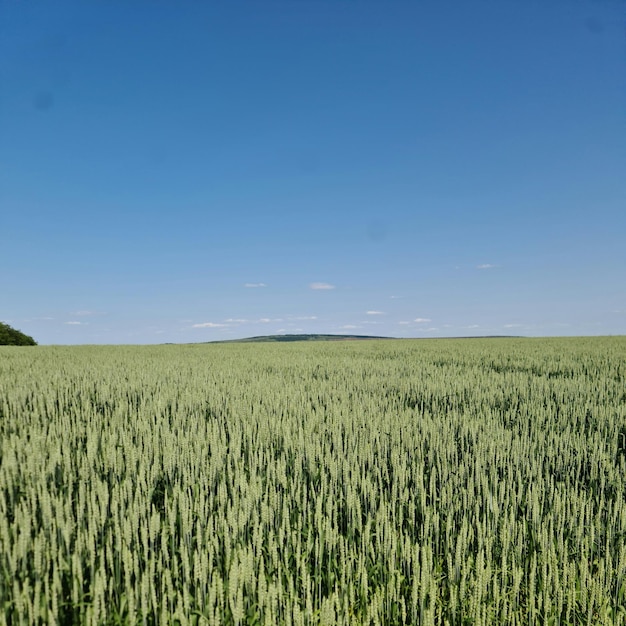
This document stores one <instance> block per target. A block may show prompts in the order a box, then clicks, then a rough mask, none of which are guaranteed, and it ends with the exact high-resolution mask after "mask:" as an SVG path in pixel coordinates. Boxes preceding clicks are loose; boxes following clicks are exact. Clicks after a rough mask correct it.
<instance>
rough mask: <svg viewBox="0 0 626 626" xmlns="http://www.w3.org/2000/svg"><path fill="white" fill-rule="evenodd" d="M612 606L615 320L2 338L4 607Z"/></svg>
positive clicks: (185, 611)
mask: <svg viewBox="0 0 626 626" xmlns="http://www.w3.org/2000/svg"><path fill="white" fill-rule="evenodd" d="M177 620H178V622H179V623H180V624H189V623H191V624H270V625H275V624H294V625H299V624H328V625H330V624H380V625H388V624H424V625H429V624H450V625H458V626H460V625H463V624H476V625H480V624H524V625H527V624H531V625H532V624H554V625H557V624H561V625H565V624H626V338H586V339H498V340H479V339H474V340H421V341H407V340H404V341H368V342H340V343H306V344H297V343H290V344H231V345H191V346H144V347H113V346H111V347H108V346H107V347H96V346H93V347H52V346H49V347H33V348H18V347H5V348H0V623H2V624H11V625H17V624H27V625H29V626H30V625H34V624H55V623H58V624H94V625H95V624H170V623H176V621H177Z"/></svg>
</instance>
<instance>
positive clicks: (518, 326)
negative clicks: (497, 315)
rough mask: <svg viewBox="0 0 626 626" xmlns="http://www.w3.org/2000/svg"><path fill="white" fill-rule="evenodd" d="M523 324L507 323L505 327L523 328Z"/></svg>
mask: <svg viewBox="0 0 626 626" xmlns="http://www.w3.org/2000/svg"><path fill="white" fill-rule="evenodd" d="M522 326H523V324H505V325H504V328H521V327H522Z"/></svg>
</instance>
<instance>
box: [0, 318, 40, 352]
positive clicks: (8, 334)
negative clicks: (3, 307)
mask: <svg viewBox="0 0 626 626" xmlns="http://www.w3.org/2000/svg"><path fill="white" fill-rule="evenodd" d="M36 345H37V342H36V341H35V340H34V339H33V338H32V337H29V336H28V335H25V334H24V333H22V332H20V331H19V330H15V328H11V327H10V326H9V325H8V324H4V323H3V322H0V346H36Z"/></svg>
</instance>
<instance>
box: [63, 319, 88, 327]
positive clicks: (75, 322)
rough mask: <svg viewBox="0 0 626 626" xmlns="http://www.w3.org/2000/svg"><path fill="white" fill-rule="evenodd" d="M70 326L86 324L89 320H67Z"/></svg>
mask: <svg viewBox="0 0 626 626" xmlns="http://www.w3.org/2000/svg"><path fill="white" fill-rule="evenodd" d="M65 323H66V324H67V325H68V326H86V325H87V322H77V321H76V320H72V321H71V322H65Z"/></svg>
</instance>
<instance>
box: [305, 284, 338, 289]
mask: <svg viewBox="0 0 626 626" xmlns="http://www.w3.org/2000/svg"><path fill="white" fill-rule="evenodd" d="M309 287H310V288H311V289H334V288H335V285H331V284H330V283H311V284H310V285H309Z"/></svg>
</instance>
